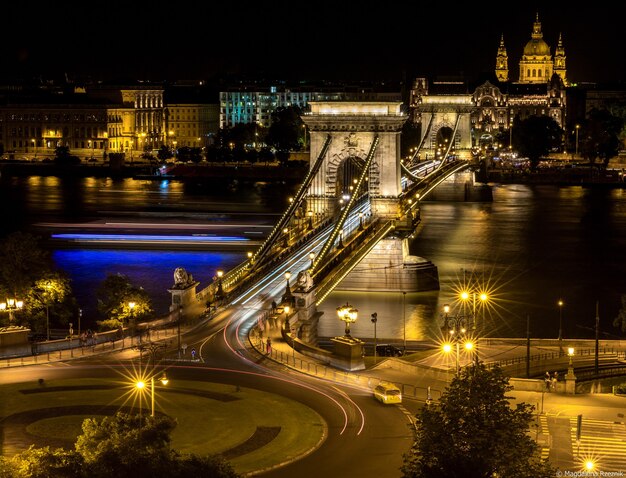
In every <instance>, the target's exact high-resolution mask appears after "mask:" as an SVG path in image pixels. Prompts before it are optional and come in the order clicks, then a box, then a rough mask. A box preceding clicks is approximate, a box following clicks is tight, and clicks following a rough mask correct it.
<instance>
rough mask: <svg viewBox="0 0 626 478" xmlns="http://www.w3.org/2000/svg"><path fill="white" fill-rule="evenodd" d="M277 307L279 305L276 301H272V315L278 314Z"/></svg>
mask: <svg viewBox="0 0 626 478" xmlns="http://www.w3.org/2000/svg"><path fill="white" fill-rule="evenodd" d="M276 307H278V305H277V304H276V301H275V300H273V301H272V314H274V313H275V312H276Z"/></svg>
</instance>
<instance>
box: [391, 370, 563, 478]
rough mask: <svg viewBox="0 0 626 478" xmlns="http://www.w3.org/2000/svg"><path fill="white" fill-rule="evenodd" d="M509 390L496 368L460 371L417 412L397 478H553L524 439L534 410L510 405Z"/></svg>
mask: <svg viewBox="0 0 626 478" xmlns="http://www.w3.org/2000/svg"><path fill="white" fill-rule="evenodd" d="M511 390H512V387H511V386H510V385H509V384H508V378H507V377H505V376H504V375H503V373H502V370H501V369H499V368H495V369H493V370H489V369H487V368H486V366H485V365H484V364H482V363H478V364H472V365H470V366H467V367H464V368H463V369H462V370H461V371H460V372H459V373H458V374H457V375H456V376H455V377H454V379H453V380H452V383H451V384H450V386H449V387H448V388H447V389H446V391H445V392H444V393H443V394H442V397H441V400H440V401H439V402H438V403H435V404H431V405H428V406H425V407H424V408H422V409H421V410H420V412H419V413H418V414H417V416H416V419H417V421H416V428H415V442H414V444H413V446H412V448H411V450H410V451H409V452H408V453H407V454H405V456H404V464H403V466H402V468H401V471H402V476H403V478H433V477H438V478H448V477H450V478H453V477H454V478H457V477H458V478H461V477H463V478H493V477H494V476H501V477H507V478H531V477H532V478H537V477H540V478H541V477H545V478H548V477H554V476H555V473H554V470H553V469H552V468H551V467H550V465H549V464H548V463H546V462H542V461H540V459H539V455H538V453H537V445H536V443H535V442H534V441H533V439H532V438H531V437H530V435H529V426H530V423H531V421H532V413H533V408H534V407H532V406H531V405H529V404H526V403H519V404H517V405H516V406H515V407H512V406H511V404H510V402H509V398H510V397H507V396H506V393H507V392H510V391H511Z"/></svg>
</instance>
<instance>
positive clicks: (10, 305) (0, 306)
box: [0, 299, 24, 325]
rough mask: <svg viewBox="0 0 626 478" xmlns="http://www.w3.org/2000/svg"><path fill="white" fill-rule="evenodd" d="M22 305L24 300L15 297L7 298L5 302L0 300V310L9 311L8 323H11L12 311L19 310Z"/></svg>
mask: <svg viewBox="0 0 626 478" xmlns="http://www.w3.org/2000/svg"><path fill="white" fill-rule="evenodd" d="M23 307H24V301H22V300H16V299H7V301H6V302H0V312H8V313H9V325H12V324H13V320H14V317H13V311H15V310H20V309H22V308H23Z"/></svg>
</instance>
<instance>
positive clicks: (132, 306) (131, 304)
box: [128, 302, 137, 346]
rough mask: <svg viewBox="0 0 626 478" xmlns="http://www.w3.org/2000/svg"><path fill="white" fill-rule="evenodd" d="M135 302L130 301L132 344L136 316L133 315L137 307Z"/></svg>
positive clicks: (131, 343)
mask: <svg viewBox="0 0 626 478" xmlns="http://www.w3.org/2000/svg"><path fill="white" fill-rule="evenodd" d="M135 305H137V304H135V303H134V302H129V303H128V309H129V310H130V312H129V322H130V345H131V346H132V345H133V337H134V335H135V318H134V317H133V309H134V308H135Z"/></svg>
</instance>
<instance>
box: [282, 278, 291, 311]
mask: <svg viewBox="0 0 626 478" xmlns="http://www.w3.org/2000/svg"><path fill="white" fill-rule="evenodd" d="M290 278H291V271H286V272H285V280H286V281H287V287H285V294H284V295H283V300H282V302H283V303H285V304H291V303H292V302H293V295H291V287H289V279H290Z"/></svg>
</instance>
